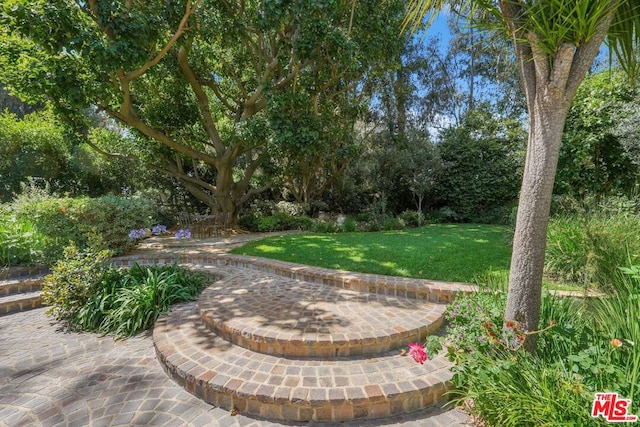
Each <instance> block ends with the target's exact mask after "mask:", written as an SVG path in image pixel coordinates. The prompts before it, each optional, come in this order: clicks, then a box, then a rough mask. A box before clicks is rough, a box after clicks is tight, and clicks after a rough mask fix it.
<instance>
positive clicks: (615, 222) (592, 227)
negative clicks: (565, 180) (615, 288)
mask: <svg viewBox="0 0 640 427" xmlns="http://www.w3.org/2000/svg"><path fill="white" fill-rule="evenodd" d="M570 200H573V199H572V198H567V199H566V200H564V201H563V202H559V204H560V203H563V210H562V211H561V213H558V214H556V215H555V216H554V217H553V218H552V219H551V221H550V223H549V231H548V233H547V249H546V263H545V271H546V272H547V273H548V274H551V275H554V276H556V277H558V278H560V279H563V280H566V281H570V282H574V283H579V284H581V285H582V286H584V287H585V288H591V287H597V288H599V289H601V290H604V291H607V290H609V289H610V288H611V284H612V283H614V282H615V281H616V277H617V275H618V269H619V268H620V267H624V266H625V265H627V264H629V263H637V262H638V261H640V215H639V212H638V201H637V199H629V198H626V197H612V196H610V197H608V198H606V199H601V198H600V197H597V198H594V197H593V196H592V197H590V198H586V199H581V202H576V201H575V200H574V201H573V202H572V203H571V202H570ZM596 200H599V202H597V201H596Z"/></svg>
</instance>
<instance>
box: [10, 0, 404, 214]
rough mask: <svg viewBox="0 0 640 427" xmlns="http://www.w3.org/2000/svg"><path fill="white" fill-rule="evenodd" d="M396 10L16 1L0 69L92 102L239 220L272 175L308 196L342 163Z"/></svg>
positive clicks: (72, 118)
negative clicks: (243, 207) (249, 200)
mask: <svg viewBox="0 0 640 427" xmlns="http://www.w3.org/2000/svg"><path fill="white" fill-rule="evenodd" d="M382 3H384V6H382V5H381V4H382ZM402 12H403V4H402V2H400V1H391V2H389V1H384V2H381V1H370V2H353V3H349V2H343V1H328V2H326V1H307V0H305V1H288V2H275V3H270V2H259V1H232V2H226V1H218V0H206V1H196V2H194V1H192V0H183V1H180V2H173V3H172V4H171V5H167V4H165V3H163V2H147V3H144V2H138V3H132V2H107V3H105V2H95V3H94V2H89V3H77V2H74V1H69V0H56V1H53V2H52V1H36V2H33V1H23V0H11V1H7V2H4V3H3V5H2V10H1V14H0V22H1V23H2V26H1V27H0V28H2V30H1V31H0V38H1V39H2V43H0V65H1V66H0V80H2V81H3V82H7V83H9V86H10V87H11V89H12V90H13V91H14V93H16V94H19V95H21V96H22V97H23V98H25V99H29V100H33V101H37V100H44V99H50V100H53V102H54V106H55V107H56V111H57V112H58V113H59V114H61V115H63V116H64V117H65V118H66V119H67V120H68V121H69V122H71V123H74V124H75V125H76V126H77V127H79V128H82V127H84V126H86V117H85V115H84V114H83V111H84V109H86V108H88V107H90V106H97V107H98V108H99V109H100V110H101V111H103V112H105V113H106V114H108V115H109V116H111V117H112V118H113V119H115V120H116V121H118V122H119V123H120V124H121V125H123V126H126V127H127V128H128V130H129V133H130V135H131V136H132V138H131V141H129V143H128V145H127V147H126V148H127V150H126V151H121V152H119V153H120V154H123V155H124V156H126V157H129V158H135V159H136V160H137V161H139V162H142V163H146V164H147V165H149V167H151V168H153V169H156V170H160V171H162V172H164V173H166V174H168V175H170V176H172V177H173V178H174V179H176V180H177V181H179V182H180V183H181V184H182V185H183V186H184V188H186V189H187V191H189V192H190V193H191V194H192V195H193V196H194V197H196V198H198V199H199V200H201V201H203V202H204V203H206V204H207V205H208V206H209V207H210V208H211V209H212V210H219V211H221V212H223V213H225V214H226V215H227V216H228V220H230V221H233V220H235V218H236V216H237V214H238V211H239V209H240V207H241V206H242V205H243V204H244V203H245V202H246V201H247V200H248V199H249V198H250V197H252V196H253V195H255V194H257V193H260V192H261V191H264V190H266V189H268V188H270V187H271V185H272V184H273V182H281V183H284V185H286V186H287V187H289V188H290V190H291V191H292V193H293V194H297V195H300V196H301V197H302V199H305V198H307V197H309V195H310V194H316V193H317V191H319V190H321V189H322V187H323V186H324V181H326V180H327V179H332V177H333V176H335V175H338V174H340V171H341V170H344V165H346V164H347V163H348V160H349V157H350V156H352V155H353V154H350V152H351V150H350V142H351V141H352V139H353V137H354V133H353V131H352V130H353V126H354V123H355V121H356V119H357V118H358V117H360V116H361V115H362V114H361V113H362V112H363V110H364V107H366V104H367V99H368V97H369V96H370V92H369V91H368V90H367V87H368V84H367V82H368V79H369V78H370V76H373V75H375V74H376V72H377V70H378V69H379V68H380V67H382V66H384V65H385V64H388V63H389V58H390V57H391V55H393V53H394V52H395V51H397V50H398V49H399V48H400V46H401V42H400V36H399V28H400V27H399V25H400V21H401V19H402ZM51 22H55V23H56V25H55V26H51V25H50V23H51ZM329 156H332V157H333V158H332V160H331V161H328V160H327V159H328V157H329ZM274 168H277V170H275V171H274ZM274 172H275V173H274ZM274 175H275V176H274ZM303 175H304V177H303V180H302V181H303V182H294V181H295V180H292V179H289V178H291V177H294V178H295V177H299V176H303Z"/></svg>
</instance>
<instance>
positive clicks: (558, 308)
mask: <svg viewBox="0 0 640 427" xmlns="http://www.w3.org/2000/svg"><path fill="white" fill-rule="evenodd" d="M628 271H629V272H630V273H631V274H630V275H629V274H628V275H622V274H619V275H618V276H617V278H616V281H615V283H614V285H613V289H614V291H613V294H612V295H611V296H609V297H605V298H601V299H597V300H595V301H593V302H590V301H576V300H573V299H569V298H560V297H555V296H552V295H549V294H545V295H544V298H543V303H542V310H541V319H540V327H539V330H538V331H537V332H534V333H535V334H536V335H537V336H538V340H537V348H536V352H535V353H534V354H529V353H526V352H524V351H523V340H525V339H529V338H530V335H526V334H525V333H524V331H522V329H521V325H519V324H517V323H515V322H512V323H511V324H507V325H506V326H504V327H503V324H504V317H503V313H504V306H505V303H506V292H505V289H506V281H505V280H502V281H500V280H497V281H496V280H495V279H494V280H488V281H487V282H484V286H483V288H482V289H481V291H480V292H478V293H475V294H471V295H468V296H460V297H458V298H457V299H456V301H455V302H454V303H452V304H451V305H449V307H448V308H447V319H448V321H449V326H448V332H447V336H446V338H444V341H445V342H446V343H447V345H448V347H447V351H448V354H449V357H450V359H451V360H453V361H454V362H456V367H455V368H454V371H455V376H454V382H455V384H456V386H457V387H458V389H457V391H456V394H457V399H458V401H459V402H461V403H462V402H464V401H465V400H466V399H469V398H470V399H472V401H471V406H470V407H471V410H472V413H473V414H475V415H477V416H479V417H480V419H482V421H483V423H485V424H486V425H488V426H494V425H495V426H539V425H554V426H556V425H557V426H565V425H587V424H589V423H593V424H598V421H597V420H594V419H592V418H591V412H590V411H591V405H592V402H593V399H594V396H595V393H596V392H602V391H604V390H614V391H616V392H618V393H620V395H621V396H624V397H625V398H629V399H632V401H634V402H637V401H638V398H640V388H639V387H638V384H640V347H638V345H637V343H638V340H639V339H640V328H638V323H637V322H636V321H633V320H631V319H630V316H637V315H638V313H640V306H639V305H638V301H640V282H638V277H640V276H636V277H635V278H634V277H633V276H634V274H635V275H637V272H638V271H640V270H638V268H637V267H634V268H632V269H629V270H628ZM436 341H439V340H437V339H431V340H430V341H429V343H428V344H429V346H430V347H431V348H437V347H438V343H437V342H436Z"/></svg>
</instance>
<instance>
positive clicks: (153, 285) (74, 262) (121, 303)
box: [42, 245, 211, 338]
mask: <svg viewBox="0 0 640 427" xmlns="http://www.w3.org/2000/svg"><path fill="white" fill-rule="evenodd" d="M111 255H112V254H111V253H110V252H109V251H100V252H95V253H94V252H81V251H79V250H78V248H77V247H75V246H73V245H72V246H69V247H67V248H66V249H65V252H64V258H63V259H62V260H59V261H58V262H57V264H56V265H55V266H54V267H53V268H52V272H51V274H50V275H48V276H47V277H46V278H45V282H44V286H43V290H42V300H43V303H44V304H46V305H49V306H50V307H49V308H48V310H47V313H48V314H49V315H52V316H53V317H54V318H55V319H56V320H58V321H60V322H61V323H62V324H63V325H64V327H65V328H66V329H68V330H73V331H86V332H98V333H101V334H114V335H115V336H116V337H119V338H126V337H130V336H132V335H135V334H137V333H140V332H142V331H144V330H147V329H149V328H150V327H152V326H153V324H154V322H155V321H156V319H157V318H158V316H160V314H162V313H165V312H167V311H168V310H169V308H170V307H171V305H172V304H175V303H178V302H182V301H193V300H195V299H196V298H197V297H198V295H199V294H200V292H201V291H202V290H203V289H204V288H205V287H206V286H207V284H208V283H209V281H210V280H211V279H210V278H209V277H208V276H205V275H203V274H198V273H193V272H190V271H188V270H185V269H183V268H180V267H178V266H177V265H175V264H173V265H154V266H145V265H137V264H136V265H134V266H133V267H131V268H130V269H116V268H113V267H111V261H110V257H111Z"/></svg>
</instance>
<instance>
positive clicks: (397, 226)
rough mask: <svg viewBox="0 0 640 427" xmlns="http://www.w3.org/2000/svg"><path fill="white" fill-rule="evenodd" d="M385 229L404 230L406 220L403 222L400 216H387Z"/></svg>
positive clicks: (384, 224) (383, 226)
mask: <svg viewBox="0 0 640 427" xmlns="http://www.w3.org/2000/svg"><path fill="white" fill-rule="evenodd" d="M382 228H383V230H385V231H391V230H404V229H405V226H404V222H402V220H401V219H399V218H386V219H385V221H384V223H383V225H382Z"/></svg>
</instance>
